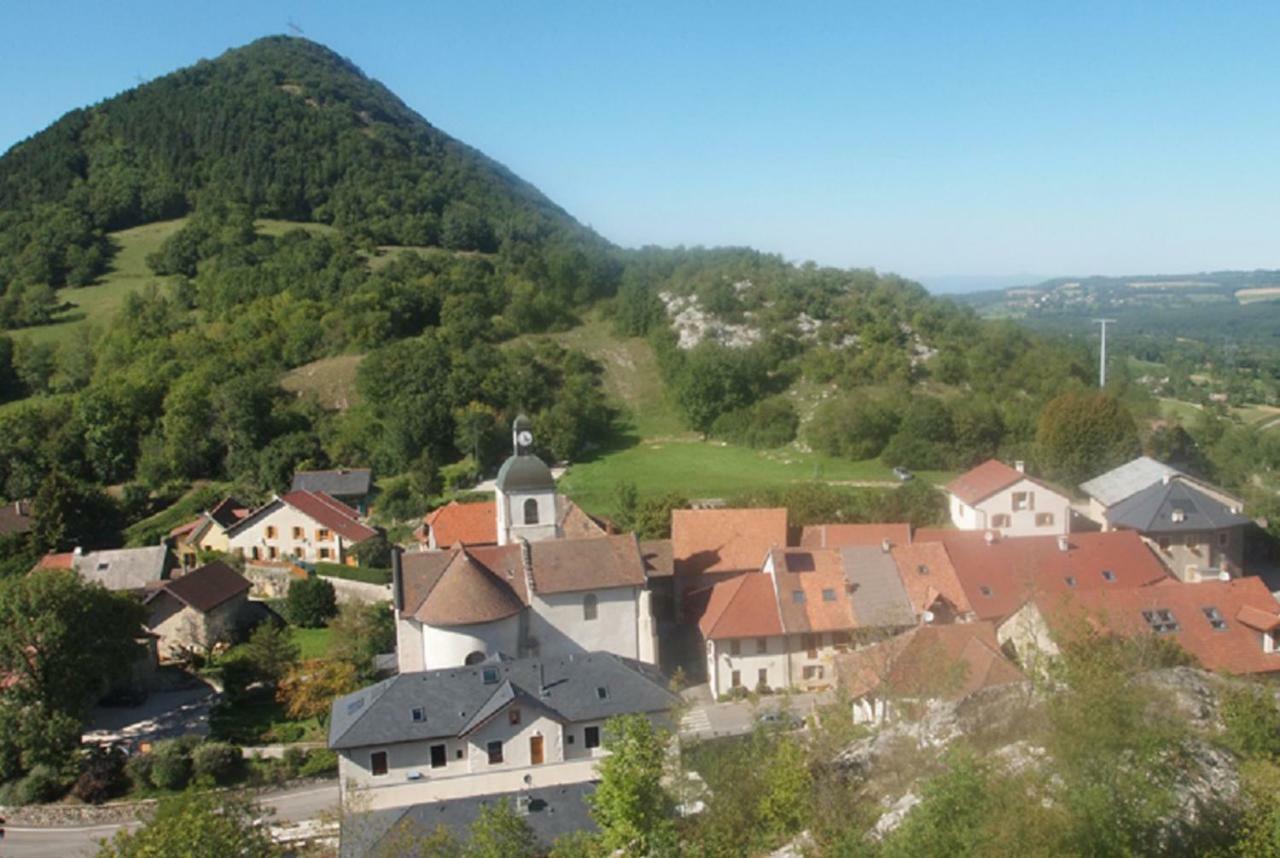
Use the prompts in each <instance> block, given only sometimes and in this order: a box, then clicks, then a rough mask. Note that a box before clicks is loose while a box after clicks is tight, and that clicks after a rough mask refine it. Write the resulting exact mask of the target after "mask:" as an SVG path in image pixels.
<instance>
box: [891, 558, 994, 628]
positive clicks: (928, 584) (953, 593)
mask: <svg viewBox="0 0 1280 858" xmlns="http://www.w3.org/2000/svg"><path fill="white" fill-rule="evenodd" d="M889 554H890V556H891V557H892V558H893V562H894V563H895V564H896V565H897V567H898V577H899V578H900V579H901V580H902V586H903V588H904V589H905V590H906V591H907V598H908V599H910V600H911V607H912V608H913V609H914V610H915V612H916V616H917V617H919V618H920V621H921V622H925V623H956V622H966V621H968V620H970V619H972V618H973V606H972V605H971V604H970V602H969V597H968V596H967V595H966V594H965V592H964V585H963V584H961V583H960V576H959V575H957V574H956V568H955V566H954V565H952V563H951V555H949V554H947V547H946V546H945V545H943V544H942V543H941V542H913V543H912V544H910V545H893V546H891V547H890V549H889Z"/></svg>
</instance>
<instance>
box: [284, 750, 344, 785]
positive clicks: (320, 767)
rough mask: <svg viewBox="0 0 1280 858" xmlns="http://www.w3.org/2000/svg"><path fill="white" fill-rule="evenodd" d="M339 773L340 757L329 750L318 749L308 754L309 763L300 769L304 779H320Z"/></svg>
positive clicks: (299, 772)
mask: <svg viewBox="0 0 1280 858" xmlns="http://www.w3.org/2000/svg"><path fill="white" fill-rule="evenodd" d="M289 750H291V751H292V750H294V749H293V748H290V749H289ZM337 771H338V755H337V754H335V753H334V752H333V751H330V750H329V749H328V748H316V749H315V750H314V751H311V752H310V753H309V754H307V761H306V762H305V763H303V764H302V766H301V768H299V769H298V774H299V776H301V777H304V778H318V777H322V776H324V775H331V774H333V773H335V772H337Z"/></svg>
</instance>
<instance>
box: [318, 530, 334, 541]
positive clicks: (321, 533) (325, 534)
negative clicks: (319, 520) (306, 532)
mask: <svg viewBox="0 0 1280 858" xmlns="http://www.w3.org/2000/svg"><path fill="white" fill-rule="evenodd" d="M332 538H333V534H332V533H330V532H329V528H327V527H322V528H320V529H319V530H317V531H316V542H328V541H329V540H330V539H332Z"/></svg>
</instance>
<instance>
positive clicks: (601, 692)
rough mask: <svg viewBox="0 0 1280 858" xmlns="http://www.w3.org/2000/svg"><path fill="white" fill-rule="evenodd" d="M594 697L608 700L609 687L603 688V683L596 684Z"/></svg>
mask: <svg viewBox="0 0 1280 858" xmlns="http://www.w3.org/2000/svg"><path fill="white" fill-rule="evenodd" d="M596 699H597V700H608V699H609V689H607V688H605V687H604V686H603V685H600V686H597V687H596Z"/></svg>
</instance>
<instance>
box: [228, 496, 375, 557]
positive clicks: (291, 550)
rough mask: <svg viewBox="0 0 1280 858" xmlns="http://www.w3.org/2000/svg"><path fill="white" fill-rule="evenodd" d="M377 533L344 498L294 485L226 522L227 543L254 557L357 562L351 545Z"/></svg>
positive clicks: (234, 549)
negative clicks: (361, 519) (255, 507)
mask: <svg viewBox="0 0 1280 858" xmlns="http://www.w3.org/2000/svg"><path fill="white" fill-rule="evenodd" d="M376 535H377V531H375V530H374V529H373V528H371V527H369V526H368V525H366V524H363V523H362V522H361V521H360V516H359V514H358V513H357V512H356V511H355V510H354V509H352V508H351V507H349V506H347V505H346V504H344V503H341V502H340V501H337V500H334V499H333V498H331V497H329V496H328V495H326V494H324V493H323V492H308V491H296V492H289V493H288V494H286V495H283V496H278V497H276V498H273V499H272V500H271V501H270V502H269V503H267V504H265V505H264V506H262V507H259V508H258V509H257V510H254V511H253V512H252V513H250V514H249V515H247V516H245V517H244V518H243V519H241V520H240V521H238V522H237V523H235V524H234V525H232V526H231V527H230V528H228V529H227V543H228V547H229V549H230V551H232V552H234V553H235V554H238V555H239V556H241V557H243V558H245V559H246V560H250V561H259V562H262V561H266V562H282V561H285V560H302V561H306V562H311V563H342V564H345V565H348V566H355V565H357V560H356V556H355V554H354V553H353V551H352V549H354V548H355V546H357V545H359V544H360V543H362V542H364V541H365V540H368V539H372V538H373V537H374V536H376Z"/></svg>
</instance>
